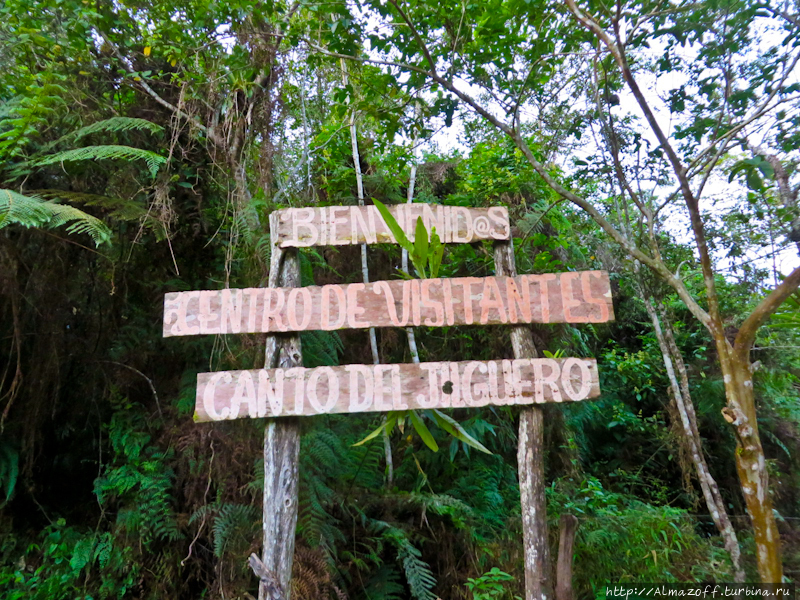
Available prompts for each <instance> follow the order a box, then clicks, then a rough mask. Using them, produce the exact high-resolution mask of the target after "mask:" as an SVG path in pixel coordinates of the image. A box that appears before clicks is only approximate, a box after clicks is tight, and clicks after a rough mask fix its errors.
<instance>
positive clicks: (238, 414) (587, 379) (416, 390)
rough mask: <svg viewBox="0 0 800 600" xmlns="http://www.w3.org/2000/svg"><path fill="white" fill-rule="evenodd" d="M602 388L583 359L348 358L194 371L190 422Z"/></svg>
mask: <svg viewBox="0 0 800 600" xmlns="http://www.w3.org/2000/svg"><path fill="white" fill-rule="evenodd" d="M599 395H600V384H599V383H598V376H597V363H596V361H595V360H593V359H581V358H562V359H552V358H535V359H516V360H491V361H464V362H430V363H417V364H414V363H405V364H393V365H345V366H341V367H317V368H315V369H306V368H303V367H295V368H291V369H259V370H252V371H218V372H216V373H200V374H199V375H198V376H197V397H196V404H195V421H200V422H204V421H223V420H229V419H241V418H245V417H250V418H261V417H288V416H308V415H318V414H331V413H357V412H372V411H390V410H407V409H426V408H459V407H480V406H487V405H493V406H504V405H512V404H539V403H543V402H568V401H577V400H585V399H587V398H596V397H597V396H599Z"/></svg>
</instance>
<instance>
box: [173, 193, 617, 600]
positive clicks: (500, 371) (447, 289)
mask: <svg viewBox="0 0 800 600" xmlns="http://www.w3.org/2000/svg"><path fill="white" fill-rule="evenodd" d="M390 210H391V211H392V213H393V214H394V216H395V218H396V219H397V220H398V221H399V222H400V224H401V226H403V228H404V229H405V230H407V231H412V232H413V231H414V228H413V227H411V226H410V225H411V224H413V223H414V222H415V221H416V220H417V219H418V218H421V219H422V220H423V222H424V223H425V225H426V227H427V228H428V229H429V230H430V229H431V228H432V227H436V230H437V232H439V235H440V237H441V239H442V241H444V242H448V243H468V242H473V241H479V240H493V241H494V244H495V246H494V256H495V276H494V277H480V278H479V277H463V278H453V279H423V280H417V279H415V280H408V281H377V282H374V283H370V284H364V283H354V284H349V285H327V286H322V287H318V286H309V287H300V270H299V263H298V256H297V248H299V247H308V246H319V245H345V244H350V245H355V244H363V243H368V244H375V243H382V242H383V243H385V242H388V243H396V240H395V239H394V237H393V236H392V234H391V232H390V231H389V228H388V227H387V226H386V224H385V223H384V222H383V219H382V218H381V217H380V214H379V213H378V212H377V209H376V208H375V207H373V206H331V207H324V208H302V209H286V210H280V211H275V212H273V213H272V214H271V215H270V235H271V241H272V244H273V246H272V258H271V263H270V274H269V287H267V288H252V289H243V290H232V289H226V290H220V291H192V292H178V293H171V294H167V295H166V297H165V300H164V323H163V326H164V336H165V337H168V336H182V335H202V334H210V333H216V334H220V333H256V332H263V333H268V334H270V335H269V336H268V337H267V347H266V360H265V365H264V368H263V369H257V370H250V371H220V372H215V373H201V374H199V375H198V378H197V395H196V401H195V420H196V421H198V422H207V421H220V420H229V419H239V418H248V417H249V418H267V421H266V429H265V435H264V505H263V542H264V548H263V554H262V558H261V559H259V558H258V557H256V556H255V555H253V556H251V559H250V560H251V566H252V567H253V570H254V572H255V573H256V574H257V575H258V576H259V578H260V581H261V583H260V586H259V600H278V599H280V600H285V599H287V598H288V597H289V594H290V588H289V584H290V580H291V570H292V555H293V552H294V531H295V526H296V524H297V482H298V473H297V468H298V452H299V427H298V418H299V417H301V416H309V415H315V414H328V413H356V412H370V411H376V412H386V411H393V410H409V409H412V410H414V409H431V408H437V409H438V408H458V407H480V406H487V405H495V406H496V405H521V406H522V410H521V413H520V425H519V449H518V461H519V478H520V493H521V502H522V525H523V532H524V540H523V541H524V548H525V588H526V599H529V600H532V599H534V598H535V599H537V600H538V599H540V598H542V597H543V592H545V590H544V586H543V582H544V581H545V580H546V577H547V575H546V571H545V570H546V565H547V556H546V554H547V525H546V507H545V496H544V466H543V457H542V454H543V452H542V449H543V416H542V412H541V409H540V408H538V406H537V405H538V404H542V403H545V402H569V401H580V400H585V399H589V398H595V397H597V396H599V394H600V385H599V379H598V374H597V365H596V362H595V361H594V360H593V359H579V358H562V359H551V358H538V355H537V352H536V348H535V346H534V344H533V337H532V334H531V330H530V328H529V327H527V325H529V324H530V323H602V322H606V321H609V320H611V319H613V307H612V303H611V289H610V283H609V279H608V274H607V273H605V272H603V271H584V272H577V273H558V274H543V275H522V276H520V275H518V274H517V272H516V266H515V264H514V251H513V245H512V242H511V239H510V238H511V235H510V232H511V228H510V223H509V221H508V211H507V210H506V209H505V208H502V207H492V208H488V209H467V208H463V207H449V206H431V205H427V204H410V205H409V204H406V205H398V206H395V207H392V208H391V209H390ZM409 237H410V238H411V239H412V240H413V235H411V236H409ZM471 324H476V325H490V324H505V325H511V342H512V348H513V354H514V358H513V359H506V360H491V361H461V362H431V363H414V364H396V365H382V364H376V365H345V366H340V367H318V368H315V369H306V368H304V367H303V366H302V364H303V359H302V351H301V348H300V337H299V332H300V331H307V330H337V329H366V328H371V327H409V326H420V325H424V326H428V327H443V326H449V325H471Z"/></svg>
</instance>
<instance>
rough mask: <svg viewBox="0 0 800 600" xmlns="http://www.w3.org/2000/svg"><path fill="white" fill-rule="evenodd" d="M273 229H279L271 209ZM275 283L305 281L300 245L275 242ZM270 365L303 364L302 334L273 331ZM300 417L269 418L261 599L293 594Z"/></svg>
mask: <svg viewBox="0 0 800 600" xmlns="http://www.w3.org/2000/svg"><path fill="white" fill-rule="evenodd" d="M269 224H270V231H271V232H274V231H275V229H276V224H275V218H274V216H273V215H270V220H269ZM269 285H270V286H271V287H277V286H283V287H287V288H292V287H297V286H299V285H300V260H299V257H298V255H297V250H295V249H288V250H280V249H279V248H275V247H273V249H272V254H271V256H270V272H269ZM264 358H265V360H264V366H265V367H266V368H282V369H292V368H296V367H300V366H301V365H302V364H303V353H302V350H301V346H300V335H299V334H296V333H295V334H279V335H270V336H267V340H266V351H265V357H264ZM299 453H300V423H299V419H267V421H266V423H265V427H264V495H263V504H262V541H263V546H262V554H261V559H262V566H263V567H264V570H265V571H267V572H268V573H270V574H272V578H271V579H270V578H265V577H263V576H262V575H263V573H262V574H259V579H260V582H259V586H258V598H259V600H275V599H276V598H280V599H281V600H289V598H290V596H291V585H290V583H291V577H292V562H293V561H294V537H295V529H296V527H297V508H298V505H297V486H298V481H299V473H298V467H299V464H300V463H299Z"/></svg>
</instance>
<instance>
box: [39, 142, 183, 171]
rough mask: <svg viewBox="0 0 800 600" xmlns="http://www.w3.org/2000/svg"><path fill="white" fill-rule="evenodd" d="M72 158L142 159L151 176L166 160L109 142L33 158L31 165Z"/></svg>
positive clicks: (159, 156)
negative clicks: (103, 144)
mask: <svg viewBox="0 0 800 600" xmlns="http://www.w3.org/2000/svg"><path fill="white" fill-rule="evenodd" d="M73 160H143V161H145V162H146V163H147V168H148V169H149V170H150V174H151V175H152V176H153V177H155V176H156V173H158V170H159V169H160V168H161V166H162V165H163V164H165V163H166V162H167V159H166V158H164V157H163V156H161V155H159V154H156V153H155V152H151V151H150V150H142V149H141V148H133V147H131V146H117V145H113V144H109V145H105V146H86V147H84V148H75V149H74V150H64V151H63V152H56V153H55V154H50V155H49V156H45V157H43V158H39V159H37V160H35V161H34V162H33V166H36V167H42V166H45V165H52V164H56V163H62V162H69V161H73Z"/></svg>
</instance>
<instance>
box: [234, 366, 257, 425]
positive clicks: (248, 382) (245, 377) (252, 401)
mask: <svg viewBox="0 0 800 600" xmlns="http://www.w3.org/2000/svg"><path fill="white" fill-rule="evenodd" d="M242 403H247V416H249V417H250V418H251V419H255V418H256V417H257V416H258V399H257V397H256V386H255V383H254V382H253V375H252V373H250V371H239V379H238V380H237V381H236V390H235V391H234V392H233V398H231V414H230V417H229V418H231V419H237V418H239V412H240V409H241V406H242Z"/></svg>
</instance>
